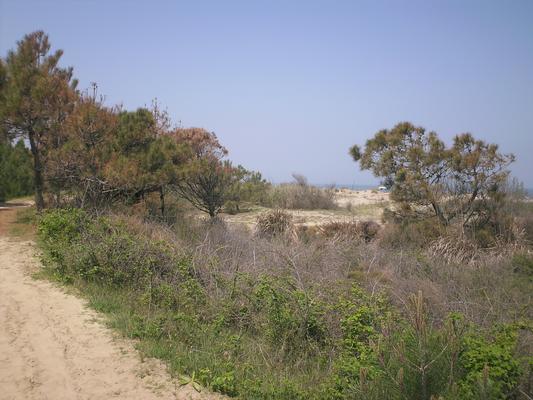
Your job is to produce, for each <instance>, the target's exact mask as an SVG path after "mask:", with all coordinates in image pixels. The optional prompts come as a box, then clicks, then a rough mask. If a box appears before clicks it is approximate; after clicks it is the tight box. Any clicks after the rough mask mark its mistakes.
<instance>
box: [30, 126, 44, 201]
mask: <svg viewBox="0 0 533 400" xmlns="http://www.w3.org/2000/svg"><path fill="white" fill-rule="evenodd" d="M29 139H30V148H31V154H32V155H33V177H34V187H35V207H36V208H37V211H41V210H42V209H43V208H44V198H43V186H44V185H43V166H42V163H41V155H40V154H39V149H38V148H37V144H36V143H35V134H34V133H33V132H30V134H29Z"/></svg>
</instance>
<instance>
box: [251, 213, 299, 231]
mask: <svg viewBox="0 0 533 400" xmlns="http://www.w3.org/2000/svg"><path fill="white" fill-rule="evenodd" d="M256 232H257V235H258V236H260V237H266V238H271V237H275V236H281V235H289V236H293V235H294V234H295V228H294V223H293V221H292V215H291V214H289V213H288V212H286V211H284V210H279V209H278V210H271V211H267V212H265V213H263V214H261V215H259V216H258V217H257V225H256Z"/></svg>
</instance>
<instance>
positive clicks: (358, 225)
mask: <svg viewBox="0 0 533 400" xmlns="http://www.w3.org/2000/svg"><path fill="white" fill-rule="evenodd" d="M319 230H320V233H321V234H322V235H323V236H325V237H327V238H331V239H337V240H350V239H362V240H364V241H365V242H369V241H371V240H372V239H374V238H375V237H376V236H377V234H378V232H379V230H380V226H379V224H377V223H376V222H373V221H359V222H357V221H349V222H342V221H334V222H329V223H327V224H323V225H320V226H319Z"/></svg>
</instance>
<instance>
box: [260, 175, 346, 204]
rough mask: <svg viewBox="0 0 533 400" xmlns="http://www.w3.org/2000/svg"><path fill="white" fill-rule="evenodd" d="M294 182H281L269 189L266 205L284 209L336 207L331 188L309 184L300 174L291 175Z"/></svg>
mask: <svg viewBox="0 0 533 400" xmlns="http://www.w3.org/2000/svg"><path fill="white" fill-rule="evenodd" d="M293 177H294V178H295V180H296V183H283V184H281V185H277V186H273V187H272V188H271V190H270V196H269V200H268V202H267V203H266V204H264V205H266V206H269V207H276V208H286V209H300V210H316V209H325V210H332V209H336V208H337V204H336V203H335V192H334V190H333V189H322V188H318V187H315V186H312V185H309V183H308V182H307V179H306V178H305V177H303V176H301V175H293Z"/></svg>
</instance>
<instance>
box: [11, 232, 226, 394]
mask: <svg viewBox="0 0 533 400" xmlns="http://www.w3.org/2000/svg"><path fill="white" fill-rule="evenodd" d="M33 251H34V250H33V245H32V243H31V242H20V241H12V240H9V239H7V238H5V237H1V236H0V399H2V400H14V399H21V400H22V399H24V400H27V399H51V400H52V399H53V400H60V399H68V400H74V399H84V400H85V399H95V400H96V399H98V400H105V399H139V400H140V399H143V400H150V399H210V398H213V399H214V398H218V396H217V397H215V396H214V395H208V394H204V393H202V394H200V393H198V392H196V391H194V389H192V388H190V387H179V386H176V384H175V383H174V382H173V381H172V380H171V379H170V377H169V375H168V374H167V373H166V371H165V368H164V366H163V365H161V364H160V363H159V362H157V361H155V360H148V361H144V362H141V361H140V357H139V355H138V354H137V352H136V351H135V350H134V349H133V347H132V344H131V342H128V341H124V340H122V339H120V338H118V337H116V336H115V335H113V334H112V333H111V332H110V331H109V330H108V329H107V328H105V327H104V326H103V325H102V323H101V321H99V316H98V314H96V313H95V312H93V311H91V310H88V309H87V308H86V307H85V306H84V304H83V301H82V300H80V299H78V298H76V297H75V296H72V295H69V294H66V293H64V292H63V291H62V290H61V289H60V288H58V287H56V286H54V285H52V284H51V283H48V282H44V281H39V280H34V279H32V278H31V277H30V276H29V274H30V273H31V272H32V271H34V270H35V269H36V268H38V264H37V261H36V260H35V259H34V257H33Z"/></svg>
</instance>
